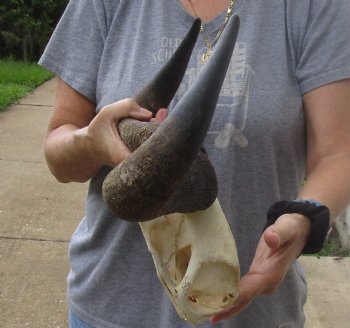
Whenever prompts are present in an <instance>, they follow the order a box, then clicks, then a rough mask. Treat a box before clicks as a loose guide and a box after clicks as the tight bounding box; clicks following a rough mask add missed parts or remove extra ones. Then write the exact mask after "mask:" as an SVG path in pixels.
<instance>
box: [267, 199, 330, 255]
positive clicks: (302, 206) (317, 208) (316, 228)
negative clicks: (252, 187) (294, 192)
mask: <svg viewBox="0 0 350 328" xmlns="http://www.w3.org/2000/svg"><path fill="white" fill-rule="evenodd" d="M291 213H298V214H302V215H305V216H306V217H307V218H308V219H309V220H310V222H311V231H310V237H309V240H308V242H307V243H306V245H305V247H304V249H303V250H302V252H301V253H302V254H315V253H318V252H319V251H320V250H321V249H322V247H323V243H324V241H325V239H326V237H327V233H328V229H329V223H330V214H329V209H328V207H326V206H324V205H317V204H315V203H314V202H311V201H307V200H305V201H285V200H282V201H279V202H277V203H275V204H273V205H272V206H271V207H270V209H269V210H268V212H267V222H266V225H265V227H264V230H265V229H266V228H267V227H269V226H270V225H272V224H274V223H275V222H276V220H277V219H278V218H279V217H280V216H281V215H283V214H291Z"/></svg>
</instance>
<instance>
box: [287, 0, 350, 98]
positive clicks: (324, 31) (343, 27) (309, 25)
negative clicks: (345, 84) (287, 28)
mask: <svg viewBox="0 0 350 328" xmlns="http://www.w3.org/2000/svg"><path fill="white" fill-rule="evenodd" d="M293 2H294V1H293ZM294 3H295V2H294ZM297 3H299V4H300V3H303V6H304V8H302V9H301V7H299V9H301V10H303V11H304V12H299V15H300V16H304V17H306V20H305V21H304V22H301V24H299V26H294V33H295V34H297V35H298V37H297V41H296V44H295V49H296V50H297V51H296V70H295V74H296V79H297V80H298V82H299V85H300V90H301V92H302V93H303V94H304V93H306V92H308V91H311V90H312V89H315V88H317V87H320V86H322V85H325V84H328V83H331V82H334V81H338V80H342V79H346V78H350V1H348V0H310V2H308V1H305V2H304V1H301V2H299V1H297ZM305 3H308V5H307V6H308V8H305ZM305 13H306V15H305ZM294 14H296V12H295V13H294ZM294 21H296V20H294ZM303 26H304V28H303ZM301 31H302V33H301Z"/></svg>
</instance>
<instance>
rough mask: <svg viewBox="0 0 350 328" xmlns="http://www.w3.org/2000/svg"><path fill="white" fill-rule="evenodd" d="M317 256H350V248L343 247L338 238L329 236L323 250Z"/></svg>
mask: <svg viewBox="0 0 350 328" xmlns="http://www.w3.org/2000/svg"><path fill="white" fill-rule="evenodd" d="M316 255H317V256H335V257H349V256H350V249H346V248H343V247H342V246H341V244H340V242H339V241H338V240H336V239H333V238H329V239H327V240H326V241H325V243H324V245H323V248H322V250H321V251H320V252H319V253H317V254H316Z"/></svg>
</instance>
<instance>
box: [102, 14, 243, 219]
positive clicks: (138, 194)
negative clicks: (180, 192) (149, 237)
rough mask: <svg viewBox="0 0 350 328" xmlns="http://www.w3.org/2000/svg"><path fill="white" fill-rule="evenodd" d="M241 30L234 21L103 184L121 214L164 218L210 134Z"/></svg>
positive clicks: (233, 19) (106, 197) (235, 19)
mask: <svg viewBox="0 0 350 328" xmlns="http://www.w3.org/2000/svg"><path fill="white" fill-rule="evenodd" d="M238 29H239V18H238V16H233V17H231V19H230V21H229V23H228V24H227V26H226V28H225V30H224V33H223V34H222V36H221V38H220V40H219V42H218V44H217V45H216V47H215V51H214V52H213V55H212V57H211V58H210V60H209V62H208V63H207V64H206V66H205V67H204V69H203V70H202V72H201V73H200V74H199V75H198V77H197V79H196V81H195V83H194V85H193V86H192V87H191V89H190V90H189V91H188V92H187V93H186V94H185V95H184V96H183V97H182V99H181V100H180V101H179V103H178V104H177V106H176V107H175V109H174V110H173V112H172V113H171V115H169V117H168V118H167V119H166V120H165V121H164V122H163V123H162V124H161V125H160V127H159V128H158V129H157V130H156V131H155V132H154V133H153V134H152V135H151V137H150V138H149V139H148V140H147V141H146V142H145V143H143V144H142V145H141V146H140V147H139V148H138V149H137V150H136V151H135V152H134V153H133V154H131V155H130V156H129V157H128V158H127V159H126V160H125V161H123V162H122V163H121V164H120V165H118V166H117V167H116V168H114V169H113V170H112V171H111V172H110V173H109V175H108V176H107V178H106V179H105V182H104V185H103V197H104V200H105V202H106V204H107V206H108V207H109V208H110V209H111V210H112V212H114V213H115V214H116V215H118V216H120V217H121V218H123V219H125V220H129V221H146V220H150V219H153V218H155V217H157V216H159V215H158V213H159V212H160V210H161V208H162V207H163V206H164V205H165V204H166V202H167V200H168V199H169V197H170V196H171V194H172V193H173V192H174V190H175V189H176V187H177V185H178V184H179V182H180V181H181V179H182V178H183V177H184V175H185V174H186V172H187V171H188V170H189V168H190V167H191V165H192V163H193V160H194V159H195V157H196V156H197V154H198V152H199V149H200V146H201V144H202V143H203V141H204V138H205V135H206V133H207V131H208V129H209V126H210V122H211V119H212V116H213V113H214V110H215V107H216V103H217V100H218V97H219V93H220V90H221V86H222V83H223V81H224V78H225V75H226V71H227V69H228V66H229V63H230V59H231V56H232V53H233V49H234V45H235V41H236V37H237V34H238Z"/></svg>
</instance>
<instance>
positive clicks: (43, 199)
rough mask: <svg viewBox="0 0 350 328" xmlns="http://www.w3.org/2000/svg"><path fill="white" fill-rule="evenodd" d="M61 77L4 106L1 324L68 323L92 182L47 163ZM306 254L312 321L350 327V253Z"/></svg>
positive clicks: (0, 122)
mask: <svg viewBox="0 0 350 328" xmlns="http://www.w3.org/2000/svg"><path fill="white" fill-rule="evenodd" d="M55 84H56V80H55V79H53V80H51V81H49V82H46V83H45V84H43V85H42V86H40V87H39V88H37V89H36V90H35V91H34V92H33V93H32V94H31V95H29V96H27V97H25V98H23V99H22V100H21V102H20V103H19V104H16V105H13V106H11V107H10V108H9V109H8V110H7V111H5V112H3V113H0V181H1V182H0V186H1V187H0V318H1V321H0V322H1V323H0V326H1V327H4V328H22V327H32V328H51V327H52V328H59V327H61V328H63V327H67V320H66V310H67V309H66V284H65V283H66V282H65V279H66V274H67V271H68V263H67V247H68V242H69V238H70V235H71V234H72V232H73V230H74V228H75V227H76V225H77V224H78V222H79V220H80V218H81V216H82V214H83V203H84V197H85V194H86V188H87V185H86V184H74V183H72V184H60V183H58V182H56V180H55V179H54V178H53V177H52V176H51V175H50V173H49V171H48V169H47V167H46V164H45V160H44V156H43V150H42V149H43V140H44V136H45V131H46V126H47V123H48V119H49V116H50V112H51V110H52V103H53V94H54V89H55ZM301 261H302V263H303V264H304V267H305V269H306V272H307V276H308V279H309V300H308V303H307V306H306V309H305V310H306V315H307V324H306V328H331V327H334V328H347V327H350V258H345V259H343V258H319V259H318V258H316V257H302V258H301ZM130 328H132V327H130ZM145 328H146V327H145ZM147 328H148V327H147ZM155 328H156V327H155ZM247 328H249V327H247ZM271 328H274V327H271Z"/></svg>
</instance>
